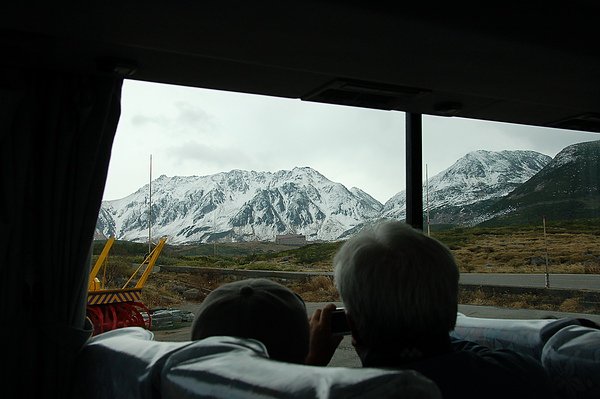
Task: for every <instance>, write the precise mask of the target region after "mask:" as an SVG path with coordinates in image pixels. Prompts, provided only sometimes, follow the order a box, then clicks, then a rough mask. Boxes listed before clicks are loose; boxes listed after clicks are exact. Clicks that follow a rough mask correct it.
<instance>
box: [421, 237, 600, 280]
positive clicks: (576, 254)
mask: <svg viewBox="0 0 600 399" xmlns="http://www.w3.org/2000/svg"><path fill="white" fill-rule="evenodd" d="M432 236H433V237H435V238H437V239H439V240H440V241H442V242H444V243H446V245H448V246H449V248H450V249H451V250H452V252H453V253H454V256H455V257H456V261H457V263H458V265H459V268H460V270H461V272H467V273H471V272H479V273H485V272H489V273H540V272H544V270H545V268H546V259H548V270H549V271H550V272H551V273H594V274H598V273H600V235H599V234H597V233H595V232H581V233H578V232H568V231H564V229H548V231H547V233H546V237H544V233H543V230H542V228H541V227H540V228H539V229H533V228H532V229H501V228H498V229H479V230H475V229H473V230H470V231H469V232H467V233H465V234H464V235H463V234H457V233H456V232H440V233H438V234H436V233H432Z"/></svg>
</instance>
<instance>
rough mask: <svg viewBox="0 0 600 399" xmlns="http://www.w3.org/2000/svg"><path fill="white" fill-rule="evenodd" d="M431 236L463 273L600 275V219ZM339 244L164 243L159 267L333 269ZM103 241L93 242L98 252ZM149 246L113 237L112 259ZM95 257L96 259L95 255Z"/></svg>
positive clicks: (135, 256)
mask: <svg viewBox="0 0 600 399" xmlns="http://www.w3.org/2000/svg"><path fill="white" fill-rule="evenodd" d="M431 236H432V237H434V238H436V239H438V240H440V241H441V242H443V243H444V244H446V245H447V246H448V247H449V248H450V250H451V251H452V252H453V254H454V256H455V257H456V260H457V263H458V266H459V268H460V270H461V272H480V273H481V272H492V273H503V272H509V273H535V272H542V271H544V269H545V267H546V255H547V259H548V267H549V269H550V272H551V273H600V220H599V219H596V220H589V219H586V220H580V221H570V222H562V221H561V222H552V221H547V224H546V235H545V236H544V230H543V227H542V223H541V220H540V223H539V225H526V226H504V227H457V228H451V227H448V226H446V227H444V228H442V226H435V225H434V226H431ZM341 244H342V242H331V243H314V244H309V245H306V246H303V247H289V246H284V245H276V244H274V243H271V242H241V243H222V244H197V245H179V246H173V245H169V244H168V243H167V245H166V246H165V248H164V249H163V251H162V253H161V255H160V257H159V259H158V264H159V265H171V266H196V267H215V268H231V269H254V270H281V271H332V259H333V256H334V255H335V252H336V251H337V249H338V248H339V247H340V245H341ZM103 246H104V241H97V242H95V245H94V255H95V256H97V255H98V254H99V253H100V251H101V250H102V248H103ZM147 251H148V247H147V244H141V243H132V242H127V241H117V242H115V244H114V245H113V247H112V249H111V253H110V259H111V261H112V262H114V263H117V264H131V263H140V262H141V261H142V258H143V256H144V255H145V254H146V253H147ZM94 260H95V258H94Z"/></svg>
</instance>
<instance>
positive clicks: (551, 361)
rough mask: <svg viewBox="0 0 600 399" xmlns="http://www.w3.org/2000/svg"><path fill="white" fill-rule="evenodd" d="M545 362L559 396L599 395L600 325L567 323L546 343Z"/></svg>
mask: <svg viewBox="0 0 600 399" xmlns="http://www.w3.org/2000/svg"><path fill="white" fill-rule="evenodd" d="M541 361H542V365H543V366H544V368H545V369H546V371H547V372H548V374H549V375H550V378H551V379H552V381H553V383H554V386H555V388H556V391H557V394H558V397H560V398H578V399H584V398H585V399H587V398H590V399H591V398H600V329H598V328H594V327H586V326H577V325H572V326H567V327H564V328H563V329H561V330H560V331H558V332H557V333H556V334H554V335H553V336H552V337H551V338H550V339H549V340H548V342H547V343H546V345H544V349H543V351H542V358H541Z"/></svg>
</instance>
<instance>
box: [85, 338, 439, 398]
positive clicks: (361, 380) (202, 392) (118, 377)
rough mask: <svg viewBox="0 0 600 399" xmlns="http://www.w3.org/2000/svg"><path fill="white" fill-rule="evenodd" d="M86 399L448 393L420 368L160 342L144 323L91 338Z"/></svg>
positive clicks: (232, 341) (221, 341) (229, 345)
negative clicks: (303, 361) (289, 359)
mask: <svg viewBox="0 0 600 399" xmlns="http://www.w3.org/2000/svg"><path fill="white" fill-rule="evenodd" d="M73 397H74V398H75V397H77V398H81V397H85V398H117V399H120V398H129V399H135V398H177V399H182V398H242V397H244V398H245V397H256V398H261V399H267V398H291V399H294V398H298V399H300V398H322V399H325V398H365V399H369V398H381V397H386V398H396V397H397V398H407V397H410V398H424V399H425V398H427V399H429V398H434V399H437V398H441V394H440V391H439V389H438V388H437V386H436V385H435V384H434V383H433V382H432V381H431V380H429V379H427V378H425V377H423V376H422V375H421V374H419V373H417V372H415V371H409V370H408V371H407V370H385V369H375V368H373V369H370V368H347V367H316V366H304V365H298V364H290V363H283V362H278V361H275V360H271V359H269V358H268V354H267V350H266V348H265V346H264V345H263V344H262V343H260V342H258V341H255V340H252V339H241V338H234V337H209V338H206V339H203V340H199V341H187V342H162V341H161V342H159V341H154V340H153V334H152V333H150V332H148V331H146V330H144V329H141V328H139V327H127V328H122V329H118V330H113V331H109V332H106V333H104V334H99V335H97V336H96V337H93V338H92V339H90V341H89V343H88V344H87V345H86V346H85V347H84V348H83V350H82V352H81V354H80V356H79V358H78V359H77V371H76V380H75V381H74V389H73Z"/></svg>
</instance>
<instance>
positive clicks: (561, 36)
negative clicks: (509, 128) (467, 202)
mask: <svg viewBox="0 0 600 399" xmlns="http://www.w3.org/2000/svg"><path fill="white" fill-rule="evenodd" d="M421 4H423V3H421ZM467 4H468V5H467ZM598 11H600V5H598V3H596V2H592V1H582V0H577V1H571V2H568V3H564V2H562V3H558V2H517V1H509V2H502V3H499V4H495V5H490V6H489V7H483V6H481V7H473V6H472V4H470V3H466V4H465V5H460V4H458V3H427V4H423V5H420V4H417V2H414V4H404V3H402V4H400V3H398V4H397V5H394V4H389V2H358V1H338V0H321V1H312V0H306V1H302V2H281V1H272V0H268V1H258V2H239V1H229V0H223V1H219V2H201V1H196V2H192V1H187V0H172V1H168V2H165V1H158V0H145V1H141V0H131V1H121V2H116V1H103V2H99V1H96V2H91V3H76V2H46V3H43V4H35V5H34V4H30V3H26V2H21V3H19V2H12V3H10V4H5V5H3V7H2V14H1V15H0V46H1V49H2V50H1V51H2V55H1V57H0V63H1V68H2V72H3V73H2V75H1V78H0V79H2V99H3V110H2V112H6V114H4V113H3V114H2V118H1V119H0V120H1V121H2V123H3V124H4V125H5V126H6V125H7V124H8V125H9V128H12V129H15V126H17V125H16V124H14V123H12V121H13V119H12V118H13V114H11V113H10V112H13V110H14V109H15V108H14V107H13V105H14V104H17V102H16V100H14V101H13V100H12V98H13V97H14V96H13V95H15V94H14V93H16V92H17V91H18V90H19V85H20V84H24V83H23V82H27V79H26V74H28V73H37V72H40V71H41V72H43V73H44V74H46V75H47V76H55V75H61V76H94V77H96V76H100V77H102V76H113V77H118V78H124V79H135V80H142V81H148V82H157V83H165V84H174V85H185V86H191V87H201V88H208V89H217V90H226V91H233V92H242V93H252V94H260V95H267V96H277V97H286V98H295V99H301V100H305V101H315V102H324V103H332V104H340V105H347V106H356V107H366V108H376V109H384V110H391V111H393V110H395V111H401V112H406V113H408V114H410V115H440V116H448V117H452V116H455V117H462V118H471V119H479V120H488V121H498V122H508V123H516V124H524V125H531V126H542V127H554V128H561V129H567V130H582V131H589V132H600V52H598V46H597V39H596V37H597V35H596V34H597V16H598V15H599V12H598ZM23 93H25V94H24V95H25V96H27V95H29V94H30V93H36V90H33V91H32V90H29V91H27V90H25V91H23ZM11 96H13V97H11ZM17 97H18V96H17ZM17 97H14V98H17ZM47 97H48V96H47ZM5 99H8V100H6V102H4V101H5ZM19 101H20V100H19ZM107 102H108V101H107ZM107 106H108V104H107ZM111 106H112V107H116V108H118V104H112V105H111ZM38 111H39V110H38ZM45 111H46V110H45V109H43V108H42V111H41V113H40V115H34V116H33V117H34V118H38V119H39V118H45V117H47V115H46V114H45ZM21 114H22V112H21ZM5 115H6V116H5ZM15 115H16V114H15ZM22 116H23V115H21V117H22ZM26 119H27V118H24V119H23V118H22V120H21V121H25V122H27V120H26ZM109 119H110V118H109ZM113 119H114V118H113ZM116 119H117V120H118V116H117V118H116ZM409 119H410V118H409ZM109 122H111V121H110V120H109ZM23 123H24V122H23ZM23 123H21V125H23V126H29V125H27V123H25V124H23ZM111 123H113V125H114V124H115V123H116V122H115V121H114V120H112V122H111ZM109 125H110V123H109ZM19 126H20V125H19ZM85 128H86V129H89V126H87V125H86V126H85ZM115 129H116V127H115ZM9 130H10V129H9ZM32 131H34V133H33V135H32V136H31V138H27V137H18V139H19V140H20V141H17V140H16V138H17V136H18V135H19V134H20V132H18V131H14V130H13V132H12V133H10V134H12V135H13V136H12V137H8V138H7V134H5V135H4V140H5V143H7V144H10V145H12V146H13V147H10V146H8V147H6V148H7V149H6V150H4V151H5V152H7V153H5V154H4V156H3V157H1V158H2V162H3V165H4V166H5V167H4V168H3V179H2V189H3V193H2V195H3V204H4V205H5V208H6V209H4V210H3V212H4V217H3V219H2V220H3V221H2V223H3V224H2V226H3V231H2V234H3V237H4V238H5V239H3V240H2V241H3V249H2V255H3V259H4V261H3V262H2V265H0V271H2V275H3V278H2V280H1V281H0V284H1V288H2V289H1V290H0V292H2V304H1V305H2V308H1V309H2V311H3V315H4V316H5V317H7V318H8V319H11V320H16V321H14V324H15V325H23V326H27V327H28V328H29V330H27V331H25V332H21V330H18V331H15V332H12V333H9V334H8V335H7V336H6V337H7V340H8V342H7V341H5V343H7V344H8V345H9V346H10V348H9V350H10V354H9V355H8V356H7V358H6V359H7V362H8V364H9V365H10V367H9V369H10V370H9V374H8V375H7V377H14V378H7V379H6V381H7V383H8V384H7V385H6V386H5V389H6V391H7V392H9V391H11V390H12V391H13V392H14V390H13V388H14V389H16V390H17V392H20V393H22V394H23V395H22V396H23V397H28V396H29V395H38V396H39V395H40V394H44V395H45V396H48V395H51V396H52V394H54V395H56V396H61V397H63V396H64V393H65V389H66V388H65V387H64V384H65V383H66V382H68V380H69V376H70V374H69V373H70V371H71V370H70V367H71V366H72V363H71V360H72V358H73V357H74V356H75V354H76V353H77V350H78V349H79V346H78V345H77V344H76V342H78V341H77V340H76V339H75V333H76V332H77V331H78V329H79V330H81V329H82V326H81V325H78V324H83V322H84V316H83V313H81V311H82V310H83V309H84V307H85V288H86V287H87V285H86V281H85V278H86V277H87V270H85V271H82V270H79V269H81V267H82V266H83V264H84V262H83V260H82V257H83V256H84V255H82V253H83V252H84V251H87V249H86V248H83V249H82V248H79V247H84V245H79V244H82V242H86V239H87V238H86V237H89V240H91V237H92V233H93V223H95V218H96V217H97V212H98V209H99V206H100V201H101V196H102V189H103V187H104V180H103V179H104V178H105V176H106V169H107V165H108V159H109V158H110V142H111V137H108V138H107V139H102V140H104V141H98V143H96V142H92V141H90V142H89V143H88V142H86V143H83V144H84V145H82V146H81V147H77V146H76V145H75V144H73V147H74V148H76V149H77V151H78V152H77V153H72V154H76V155H77V156H76V155H71V157H70V158H69V157H67V158H68V159H69V160H70V161H72V162H74V164H73V165H71V166H70V167H69V168H68V169H64V171H62V172H60V173H63V174H62V175H61V174H60V173H59V172H56V173H55V174H53V173H54V170H53V169H52V168H47V169H44V170H42V169H41V168H37V169H36V168H34V170H33V171H31V170H30V173H29V174H27V170H28V168H31V167H32V166H30V164H29V162H33V161H36V160H37V158H39V157H44V159H46V158H48V160H49V161H48V162H49V164H51V165H53V166H52V167H56V168H59V167H63V168H64V164H63V163H62V162H60V161H58V160H61V159H63V158H61V156H62V155H61V154H62V152H60V151H65V152H66V153H67V154H68V152H67V151H70V149H69V148H70V147H69V144H70V142H68V141H67V142H64V143H60V146H55V147H40V145H41V144H40V143H41V142H42V140H46V141H45V143H52V141H51V138H46V137H45V133H46V132H43V133H44V134H40V132H39V131H35V129H33V130H32ZM112 134H113V135H114V131H113V132H112ZM94 135H95V133H94V131H90V130H86V131H85V132H83V133H81V134H75V135H73V136H72V137H71V138H70V139H69V140H72V143H75V140H80V139H81V136H87V137H92V136H94ZM61 137H62V136H61ZM12 138H15V140H14V141H11V140H10V139H12ZM48 140H50V141H48ZM98 140H100V139H98ZM38 141H39V142H38ZM15 143H23V147H26V148H23V149H22V151H21V152H20V153H19V154H16V155H15V156H12V154H10V153H9V151H10V150H11V149H14V148H17V147H16V146H17V144H15ZM80 144H81V143H79V141H78V142H77V145H80ZM96 144H98V145H96ZM99 145H102V146H103V147H102V148H100V149H98V148H99V147H98V146H99ZM415 148H418V149H419V150H420V147H418V146H416V147H415ZM9 155H10V156H9ZM99 155H100V156H99ZM415 155H416V156H419V154H415ZM54 158H56V159H57V161H54ZM417 159H418V158H417ZM33 165H39V164H33ZM73 166H74V167H73ZM78 166H81V167H82V169H81V170H80V169H79V168H78ZM57 170H58V169H57ZM75 170H76V171H77V173H73V171H75ZM82 171H83V172H82ZM85 171H89V176H91V177H92V178H93V179H92V180H91V183H89V184H90V186H89V187H87V188H86V189H85V190H83V189H82V191H81V193H83V194H81V193H76V192H71V191H69V190H72V188H73V187H75V188H78V187H80V186H82V185H85V184H86V182H87V181H88V180H86V179H87V177H86V176H88V175H86V174H85V173H87V172H85ZM84 172H85V173H84ZM17 173H21V174H22V175H23V176H29V177H31V176H32V175H35V174H37V173H39V174H41V175H42V177H40V179H39V180H35V179H33V180H30V181H39V182H41V183H40V184H39V185H35V186H33V187H30V188H29V189H27V188H24V186H23V187H22V185H21V184H20V180H19V179H18V178H16V177H14V176H12V174H15V176H17V175H16V174H17ZM103 173H104V175H102V174H103ZM65 176H68V177H65ZM66 179H73V182H70V181H69V182H67V181H63V180H66ZM47 182H48V183H47ZM415 183H418V184H417V186H418V187H417V188H418V189H420V188H421V184H420V179H416V180H415V179H413V185H414V184H415ZM407 188H408V189H410V187H407ZM17 194H18V195H21V196H22V197H23V198H26V199H30V198H35V200H41V199H43V198H45V197H47V196H50V194H51V195H54V196H55V197H56V198H58V199H60V198H62V197H65V198H66V199H67V200H68V201H59V200H56V201H54V202H48V204H50V205H49V206H46V204H45V203H28V202H27V201H25V202H19V198H20V197H19V196H18V195H17ZM86 196H87V197H92V201H90V202H89V203H88V202H85V203H84V204H81V202H82V201H84V200H85V198H86ZM12 197H14V199H13V198H12ZM11 201H12V202H11ZM48 201H50V199H49V200H48ZM69 201H72V202H69ZM7 204H9V205H10V204H13V205H15V206H14V207H11V206H8V205H7ZM32 209H33V210H34V211H33V212H34V214H33V216H29V215H30V213H31V212H32ZM420 211H421V212H422V209H420ZM94 212H96V214H94ZM69 213H73V214H74V215H75V216H74V217H73V218H71V217H67V216H68V214H69ZM82 218H85V219H86V223H85V226H84V227H82V233H78V231H77V230H76V229H71V228H70V226H79V224H78V223H79V222H80V220H79V219H82ZM69 223H70V224H69ZM48 225H50V227H49V228H48V227H47V226H48ZM40 226H42V227H43V228H44V229H45V230H44V231H42V232H41V233H39V231H40ZM49 229H50V230H49ZM33 231H38V236H37V238H43V239H44V241H42V242H41V244H40V247H39V248H38V249H34V247H35V246H36V245H37V244H33V243H32V241H31V240H34V239H36V237H32V236H31V232H33ZM88 248H89V246H88ZM32 251H33V252H32ZM46 251H48V252H52V254H48V253H47V252H46ZM71 253H73V254H75V255H77V256H74V255H73V256H70V255H69V254H71ZM61 257H62V258H61ZM17 263H18V265H17ZM17 266H18V267H17ZM73 270H75V271H76V273H77V274H75V275H73V274H72V273H71V272H72V271H73ZM48 276H51V277H52V278H54V283H53V282H52V281H48V280H47V277H48ZM57 282H59V283H60V284H61V285H60V286H57V285H56V284H57ZM73 297H78V298H80V299H81V301H80V302H81V303H78V304H76V305H73V303H72V302H73V299H72V298H73ZM19 323H21V324H19ZM3 337H4V335H3ZM12 341H14V343H13V342H12ZM15 364H16V366H15ZM25 376H27V377H28V378H30V379H31V380H32V381H35V382H36V383H35V384H29V385H27V384H23V383H22V381H23V378H22V377H25ZM17 377H19V378H17ZM49 393H52V394H49Z"/></svg>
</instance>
